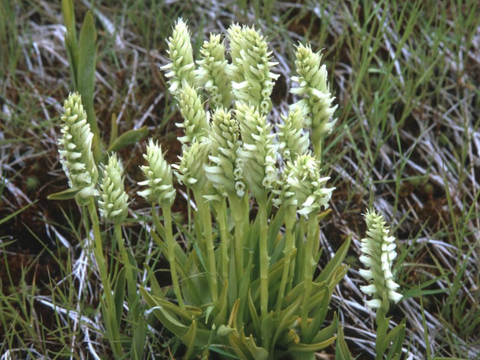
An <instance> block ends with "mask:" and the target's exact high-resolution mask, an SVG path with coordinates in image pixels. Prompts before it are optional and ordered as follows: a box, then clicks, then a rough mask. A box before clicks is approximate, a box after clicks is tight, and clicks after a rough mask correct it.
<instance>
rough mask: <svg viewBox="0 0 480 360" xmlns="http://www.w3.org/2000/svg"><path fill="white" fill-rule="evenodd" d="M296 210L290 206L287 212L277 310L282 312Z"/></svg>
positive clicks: (291, 251)
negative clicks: (283, 257)
mask: <svg viewBox="0 0 480 360" xmlns="http://www.w3.org/2000/svg"><path fill="white" fill-rule="evenodd" d="M295 212H296V208H295V207H294V206H289V207H288V209H287V211H286V214H285V238H286V240H285V247H284V250H283V253H284V255H285V263H284V264H283V274H282V280H281V282H280V289H279V290H278V298H277V307H276V309H275V311H276V312H277V314H279V313H280V310H281V307H282V301H283V297H284V295H285V288H286V286H287V280H288V275H289V272H290V260H291V259H292V253H293V246H294V245H293V233H292V229H293V225H294V224H295Z"/></svg>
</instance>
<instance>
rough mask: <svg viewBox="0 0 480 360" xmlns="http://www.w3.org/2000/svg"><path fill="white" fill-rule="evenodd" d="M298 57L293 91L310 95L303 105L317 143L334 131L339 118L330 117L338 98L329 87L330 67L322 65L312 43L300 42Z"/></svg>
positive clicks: (335, 107) (313, 137) (296, 54)
mask: <svg viewBox="0 0 480 360" xmlns="http://www.w3.org/2000/svg"><path fill="white" fill-rule="evenodd" d="M295 56H296V61H295V65H296V67H297V73H298V76H296V77H292V80H293V81H295V82H297V83H298V87H296V88H293V89H292V90H291V91H290V92H291V93H293V94H299V95H303V96H305V97H306V98H305V99H304V100H302V101H300V104H301V105H302V106H303V108H304V111H305V113H306V115H307V126H309V127H311V129H312V143H313V144H314V145H315V144H318V143H319V142H320V141H321V140H322V138H323V137H324V136H325V135H326V134H329V133H330V132H331V131H332V128H333V126H334V125H335V122H336V120H333V121H330V119H331V118H332V116H333V114H334V113H335V110H336V109H337V106H332V103H333V100H334V99H335V98H334V97H333V96H332V94H331V93H330V89H329V87H328V83H327V76H328V74H327V69H326V67H325V65H322V66H320V64H321V60H322V56H321V55H320V53H314V52H313V51H312V48H311V47H310V46H305V45H302V44H300V45H298V47H297V51H296V53H295Z"/></svg>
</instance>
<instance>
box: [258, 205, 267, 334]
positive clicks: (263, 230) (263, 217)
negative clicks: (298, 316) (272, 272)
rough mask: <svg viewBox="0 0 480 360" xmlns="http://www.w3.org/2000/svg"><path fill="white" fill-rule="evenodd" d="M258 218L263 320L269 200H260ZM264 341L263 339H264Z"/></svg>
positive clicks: (264, 315)
mask: <svg viewBox="0 0 480 360" xmlns="http://www.w3.org/2000/svg"><path fill="white" fill-rule="evenodd" d="M258 201H259V204H258V216H259V217H260V245H259V246H260V313H261V316H262V319H265V318H266V316H267V315H268V263H269V258H268V243H267V235H268V225H267V199H258ZM262 340H263V339H262Z"/></svg>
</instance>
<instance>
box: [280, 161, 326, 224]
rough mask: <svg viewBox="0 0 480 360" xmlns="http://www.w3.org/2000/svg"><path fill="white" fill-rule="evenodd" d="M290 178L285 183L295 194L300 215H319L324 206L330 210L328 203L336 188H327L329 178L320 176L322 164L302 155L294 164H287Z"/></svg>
mask: <svg viewBox="0 0 480 360" xmlns="http://www.w3.org/2000/svg"><path fill="white" fill-rule="evenodd" d="M286 167H287V168H286V170H285V171H286V173H287V175H288V177H287V178H286V179H285V183H286V184H288V189H289V191H291V192H293V193H294V196H295V199H296V203H297V205H298V208H299V210H298V214H299V215H302V216H304V217H306V218H307V217H308V215H310V214H311V213H313V214H314V215H317V213H318V212H320V210H321V208H322V206H323V208H324V209H326V208H328V202H329V201H330V198H331V197H332V192H333V190H335V188H327V187H326V184H327V181H328V180H329V179H330V178H329V177H321V176H320V162H319V161H318V160H317V158H315V157H314V156H312V155H311V154H305V155H300V156H298V157H297V159H296V160H295V162H294V163H291V162H289V163H287V166H286Z"/></svg>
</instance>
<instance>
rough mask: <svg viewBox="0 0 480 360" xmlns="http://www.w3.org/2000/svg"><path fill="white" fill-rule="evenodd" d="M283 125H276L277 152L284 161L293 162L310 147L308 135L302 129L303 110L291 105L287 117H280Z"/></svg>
mask: <svg viewBox="0 0 480 360" xmlns="http://www.w3.org/2000/svg"><path fill="white" fill-rule="evenodd" d="M282 119H283V124H280V125H278V128H279V130H280V131H279V132H278V133H277V134H278V142H279V146H278V150H279V151H280V153H281V154H282V157H283V160H284V161H287V160H289V161H295V159H296V158H297V156H300V155H303V154H305V153H306V152H307V150H308V147H309V146H310V140H309V139H308V134H307V133H305V132H304V129H303V109H302V107H301V106H298V105H292V106H291V107H290V109H289V111H288V115H287V116H282Z"/></svg>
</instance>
